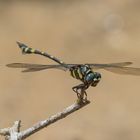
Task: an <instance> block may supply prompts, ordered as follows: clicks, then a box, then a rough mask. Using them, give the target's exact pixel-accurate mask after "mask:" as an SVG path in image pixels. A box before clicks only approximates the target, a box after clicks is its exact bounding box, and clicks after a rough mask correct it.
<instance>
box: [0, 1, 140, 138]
mask: <svg viewBox="0 0 140 140" xmlns="http://www.w3.org/2000/svg"><path fill="white" fill-rule="evenodd" d="M139 7H140V1H138V0H133V1H132V0H123V1H122V0H117V1H111V0H106V1H103V0H100V1H98V0H85V1H84V0H81V1H80V0H75V1H74V0H71V1H70V0H58V1H56V0H52V1H51V0H48V1H39V2H38V1H24V2H20V1H13V2H10V1H5V2H3V1H1V2H0V67H1V69H0V79H1V80H0V128H4V127H8V126H10V125H12V123H13V122H14V121H15V120H19V119H20V120H22V130H24V129H26V128H28V127H30V126H31V125H32V124H34V123H36V122H38V121H39V120H44V119H46V118H47V117H49V116H50V115H52V114H55V113H56V112H58V111H61V110H62V109H63V108H64V107H67V106H68V105H70V104H72V103H73V102H75V101H76V95H75V93H73V91H72V90H71V87H72V86H74V85H76V84H78V83H79V81H77V80H75V79H73V78H72V77H70V76H69V73H68V72H63V71H60V70H48V71H41V72H36V73H26V74H23V73H21V72H20V71H21V70H20V69H10V68H7V67H5V64H7V63H12V62H28V63H39V64H54V62H52V61H51V60H49V59H46V58H43V57H41V56H35V55H22V54H21V51H20V50H19V48H18V47H17V45H16V43H15V42H16V41H21V42H24V43H26V44H28V45H30V46H31V47H33V48H38V49H40V50H44V51H47V52H49V53H50V54H53V55H54V56H57V57H59V58H61V59H62V60H63V61H65V62H67V63H112V62H123V61H132V62H134V64H133V65H132V66H135V67H140V18H139V17H140V8H139ZM99 72H101V74H102V81H101V82H100V83H99V85H98V86H97V87H96V88H90V89H89V90H88V98H89V99H90V100H91V104H90V105H88V106H87V107H85V108H84V109H82V110H80V111H78V112H76V113H74V114H72V115H71V116H69V117H68V118H66V119H64V120H61V121H59V122H57V123H55V124H54V125H52V126H50V127H48V128H46V129H44V130H42V131H40V132H39V133H36V134H35V135H33V136H31V137H30V138H28V139H29V140H33V139H38V140H45V139H49V140H54V139H61V140H66V139H67V140H138V139H140V93H139V91H140V77H136V76H123V75H117V74H113V73H110V72H107V71H103V70H99ZM0 139H2V137H0Z"/></svg>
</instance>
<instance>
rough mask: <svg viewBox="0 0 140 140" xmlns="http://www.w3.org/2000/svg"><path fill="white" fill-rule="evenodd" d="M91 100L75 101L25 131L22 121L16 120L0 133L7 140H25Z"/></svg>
mask: <svg viewBox="0 0 140 140" xmlns="http://www.w3.org/2000/svg"><path fill="white" fill-rule="evenodd" d="M89 103H90V101H84V102H80V103H74V104H72V105H71V106H69V107H67V108H65V109H64V110H63V111H62V112H59V113H57V114H55V115H53V116H51V117H49V118H48V119H47V120H44V121H40V122H38V123H36V124H35V125H33V126H32V127H31V128H28V129H26V130H24V131H21V132H20V123H21V121H16V122H15V123H14V125H13V126H12V127H11V128H4V129H0V135H2V136H5V139H6V140H23V139H26V138H27V137H29V136H31V135H32V134H34V133H36V132H38V131H39V130H41V129H43V128H44V127H47V126H49V125H50V124H52V123H55V122H56V121H58V120H60V119H63V118H65V117H66V116H68V115H69V114H71V113H73V112H75V111H77V110H79V109H81V108H82V107H84V106H86V105H88V104H89Z"/></svg>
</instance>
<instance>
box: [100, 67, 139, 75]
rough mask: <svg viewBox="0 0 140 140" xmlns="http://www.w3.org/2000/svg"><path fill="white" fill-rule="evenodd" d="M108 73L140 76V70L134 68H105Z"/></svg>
mask: <svg viewBox="0 0 140 140" xmlns="http://www.w3.org/2000/svg"><path fill="white" fill-rule="evenodd" d="M103 69H105V70H107V71H110V72H113V73H117V74H125V75H136V76H140V68H133V67H113V66H112V67H106V68H103Z"/></svg>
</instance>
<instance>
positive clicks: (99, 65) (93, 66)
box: [88, 62, 132, 69]
mask: <svg viewBox="0 0 140 140" xmlns="http://www.w3.org/2000/svg"><path fill="white" fill-rule="evenodd" d="M131 64H132V62H120V63H108V64H88V65H90V67H91V68H92V69H104V68H108V67H123V66H128V65H131Z"/></svg>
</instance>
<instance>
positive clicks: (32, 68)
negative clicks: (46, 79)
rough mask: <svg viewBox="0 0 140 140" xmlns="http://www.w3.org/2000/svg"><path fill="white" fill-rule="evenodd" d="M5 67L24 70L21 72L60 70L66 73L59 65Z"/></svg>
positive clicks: (13, 64)
mask: <svg viewBox="0 0 140 140" xmlns="http://www.w3.org/2000/svg"><path fill="white" fill-rule="evenodd" d="M6 66H8V67H11V68H26V69H25V70H23V71H22V72H35V71H40V70H45V69H53V68H55V69H61V70H64V71H66V70H67V69H66V68H65V67H63V66H61V65H41V64H29V63H11V64H7V65H6Z"/></svg>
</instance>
